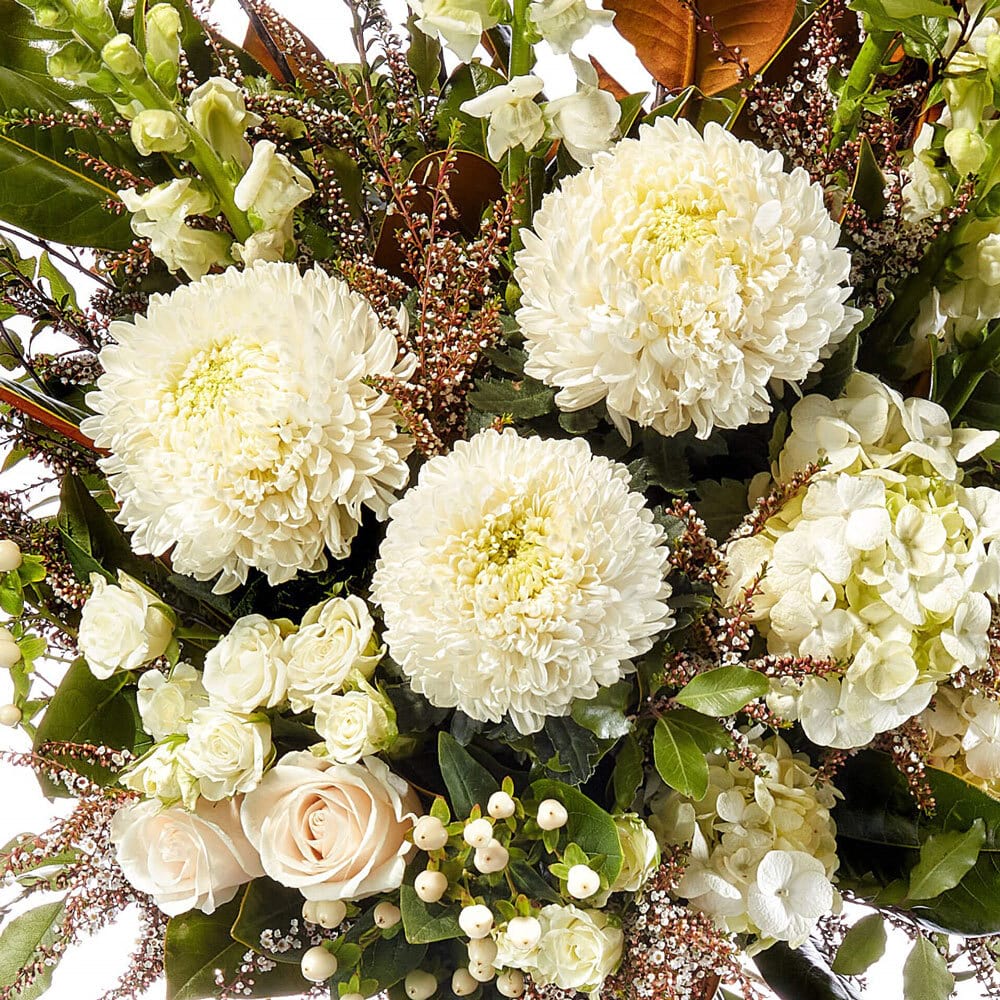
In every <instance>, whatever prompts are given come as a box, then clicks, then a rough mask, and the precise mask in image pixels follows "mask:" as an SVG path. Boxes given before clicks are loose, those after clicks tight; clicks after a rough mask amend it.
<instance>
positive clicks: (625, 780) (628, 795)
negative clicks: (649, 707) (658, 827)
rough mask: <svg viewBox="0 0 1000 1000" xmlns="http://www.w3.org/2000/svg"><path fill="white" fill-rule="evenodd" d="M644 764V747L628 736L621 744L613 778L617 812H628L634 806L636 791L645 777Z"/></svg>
mask: <svg viewBox="0 0 1000 1000" xmlns="http://www.w3.org/2000/svg"><path fill="white" fill-rule="evenodd" d="M642 765H643V754H642V748H641V747H640V746H639V743H638V742H637V741H636V740H635V738H634V737H632V736H626V737H625V739H624V740H622V742H621V744H620V749H619V751H618V756H617V758H616V759H615V770H614V774H613V775H612V779H611V783H612V789H613V791H614V795H615V812H628V811H629V810H630V809H631V808H632V803H633V802H634V801H635V796H636V792H638V790H639V786H640V785H641V784H642V781H643V778H644V777H645V775H644V774H643V768H642Z"/></svg>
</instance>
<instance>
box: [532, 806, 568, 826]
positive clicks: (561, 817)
mask: <svg viewBox="0 0 1000 1000" xmlns="http://www.w3.org/2000/svg"><path fill="white" fill-rule="evenodd" d="M536 818H537V820H538V825H539V826H540V827H541V828H542V829H543V830H559V829H562V827H564V826H565V825H566V824H567V823H568V822H569V813H568V812H566V807H565V806H564V805H563V804H562V803H561V802H560V801H559V800H558V799H545V800H544V801H543V802H540V803H539V804H538V816H537V817H536Z"/></svg>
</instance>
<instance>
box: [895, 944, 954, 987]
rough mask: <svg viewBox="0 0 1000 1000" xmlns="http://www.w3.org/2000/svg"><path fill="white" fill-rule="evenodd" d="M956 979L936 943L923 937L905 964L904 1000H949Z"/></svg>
mask: <svg viewBox="0 0 1000 1000" xmlns="http://www.w3.org/2000/svg"><path fill="white" fill-rule="evenodd" d="M954 989H955V977H954V976H953V975H952V974H951V973H950V972H949V971H948V965H947V963H946V962H945V960H944V958H943V957H942V955H941V953H940V952H939V951H938V950H937V948H936V947H935V946H934V943H933V942H932V941H930V940H929V939H928V938H926V937H924V936H923V935H921V936H920V937H918V938H917V940H916V941H915V942H914V945H913V949H912V951H911V952H910V954H909V955H907V957H906V961H905V962H904V963H903V997H904V1000H947V998H948V997H950V996H951V994H952V992H953V991H954Z"/></svg>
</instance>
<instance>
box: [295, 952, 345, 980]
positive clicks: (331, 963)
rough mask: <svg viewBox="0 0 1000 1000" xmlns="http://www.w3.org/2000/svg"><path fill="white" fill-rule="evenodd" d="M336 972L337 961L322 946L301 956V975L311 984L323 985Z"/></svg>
mask: <svg viewBox="0 0 1000 1000" xmlns="http://www.w3.org/2000/svg"><path fill="white" fill-rule="evenodd" d="M336 971H337V959H336V957H335V956H334V955H331V954H330V953H329V952H328V951H327V950H326V948H324V947H323V946H322V945H317V946H316V947H315V948H310V949H309V950H308V951H307V952H306V953H305V954H304V955H303V956H302V975H303V976H304V977H305V978H306V979H308V980H309V982H311V983H325V982H326V981H327V980H328V979H329V978H330V977H331V976H332V975H333V974H334V973H335V972H336Z"/></svg>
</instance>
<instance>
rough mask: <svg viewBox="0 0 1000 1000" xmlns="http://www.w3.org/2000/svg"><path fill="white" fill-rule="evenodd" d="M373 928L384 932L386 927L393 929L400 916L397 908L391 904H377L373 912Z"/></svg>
mask: <svg viewBox="0 0 1000 1000" xmlns="http://www.w3.org/2000/svg"><path fill="white" fill-rule="evenodd" d="M374 917H375V926H376V927H381V928H382V930H385V929H386V928H388V927H395V926H396V924H398V923H399V921H400V918H401V917H402V914H401V913H400V912H399V907H398V906H394V905H393V904H392V903H379V904H378V906H376V907H375V910H374Z"/></svg>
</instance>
